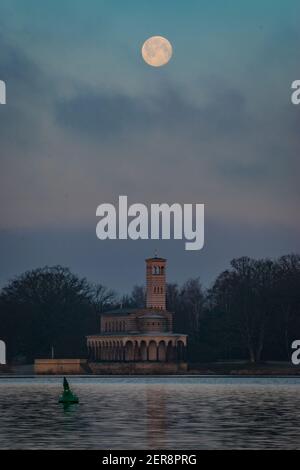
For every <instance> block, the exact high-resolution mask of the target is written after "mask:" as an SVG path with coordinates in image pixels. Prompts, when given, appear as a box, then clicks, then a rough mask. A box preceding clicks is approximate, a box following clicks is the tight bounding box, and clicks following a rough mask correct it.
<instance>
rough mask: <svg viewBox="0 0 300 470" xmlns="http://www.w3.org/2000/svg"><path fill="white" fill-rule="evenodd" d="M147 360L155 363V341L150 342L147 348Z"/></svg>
mask: <svg viewBox="0 0 300 470" xmlns="http://www.w3.org/2000/svg"><path fill="white" fill-rule="evenodd" d="M148 360H149V361H157V345H156V342H155V341H150V343H149V346H148Z"/></svg>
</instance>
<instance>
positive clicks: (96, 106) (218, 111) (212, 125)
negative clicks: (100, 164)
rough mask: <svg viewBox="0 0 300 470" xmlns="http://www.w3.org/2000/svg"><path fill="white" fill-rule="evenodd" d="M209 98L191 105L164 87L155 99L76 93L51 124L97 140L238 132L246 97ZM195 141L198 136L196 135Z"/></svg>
mask: <svg viewBox="0 0 300 470" xmlns="http://www.w3.org/2000/svg"><path fill="white" fill-rule="evenodd" d="M210 93H211V95H212V96H211V101H210V103H208V104H205V105H202V106H201V105H195V104H193V103H192V102H191V101H189V100H188V98H187V97H185V96H184V93H183V92H182V91H181V90H179V89H177V88H175V87H174V86H173V85H171V84H168V85H166V84H165V85H164V86H163V87H162V88H161V89H160V90H159V91H158V92H157V93H156V95H154V96H153V95H151V96H149V95H144V96H128V95H124V94H120V93H118V92H116V93H106V92H103V93H102V92H99V93H97V94H96V93H94V92H88V91H87V90H85V92H84V93H79V94H78V95H76V96H74V97H73V98H71V99H67V100H62V101H60V102H58V103H57V107H56V118H57V122H58V123H59V125H61V126H63V127H65V128H66V129H68V130H71V131H74V132H77V133H80V134H86V135H89V136H90V137H93V138H96V139H103V138H105V139H110V138H116V137H118V136H122V135H124V134H126V133H133V134H134V133H135V134H137V133H138V132H145V131H146V132H151V131H153V130H160V129H162V130H163V131H166V132H174V131H175V132H177V131H178V130H180V131H181V132H185V131H186V132H188V133H191V132H194V131H195V130H196V129H197V132H200V135H203V136H205V135H207V131H208V130H209V131H210V132H218V133H222V134H224V133H225V132H229V131H235V132H237V131H238V130H239V129H241V127H242V126H243V124H244V123H246V120H247V111H246V100H245V97H244V96H243V95H242V94H241V93H239V92H238V91H236V90H232V89H228V90H223V91H222V93H213V92H212V90H210ZM198 136H199V134H198Z"/></svg>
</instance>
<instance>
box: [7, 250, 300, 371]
mask: <svg viewBox="0 0 300 470" xmlns="http://www.w3.org/2000/svg"><path fill="white" fill-rule="evenodd" d="M120 304H122V306H123V307H124V308H127V307H131V308H135V307H136V308H139V307H144V305H145V288H144V287H143V286H135V287H134V288H133V290H132V293H131V294H130V295H128V296H124V297H123V298H121V299H120V298H119V297H118V296H117V294H116V292H114V291H113V290H110V289H107V288H106V287H104V286H103V285H101V284H91V283H89V282H88V281H87V280H86V279H81V278H79V277H78V276H76V275H74V274H72V273H71V272H70V271H69V269H67V268H63V267H60V266H55V267H45V268H43V269H37V270H34V271H30V272H26V273H24V274H22V275H21V276H19V277H17V278H16V279H14V280H12V281H11V282H10V283H9V284H8V285H7V286H6V287H4V288H3V289H2V291H1V293H0V337H1V338H2V339H4V340H5V341H6V343H7V348H8V357H9V359H10V360H14V361H17V360H19V361H24V362H25V361H27V362H31V361H32V360H33V359H34V358H36V357H49V355H50V353H51V348H52V347H53V348H54V352H55V355H56V357H84V356H85V355H86V349H85V348H86V345H85V335H87V334H93V333H97V332H99V328H100V321H99V317H100V315H101V312H103V311H104V310H110V309H112V308H116V307H119V306H120ZM167 306H168V309H169V310H170V311H173V312H174V329H175V331H176V332H179V333H187V334H188V335H189V360H190V361H195V362H210V361H216V360H249V361H251V362H253V363H257V362H260V361H264V360H290V357H291V343H292V341H293V340H294V339H300V256H299V255H287V256H283V257H281V258H279V259H277V260H270V259H261V260H254V259H250V258H247V257H243V258H239V259H234V260H233V261H232V262H231V265H230V268H229V269H228V270H226V271H224V272H222V273H221V274H220V275H219V276H218V277H217V279H216V281H215V282H214V284H213V285H212V286H211V288H210V289H204V288H203V286H202V285H201V282H200V279H190V280H188V281H187V282H186V283H184V284H183V285H182V286H178V285H177V284H168V289H167Z"/></svg>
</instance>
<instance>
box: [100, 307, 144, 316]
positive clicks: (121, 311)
mask: <svg viewBox="0 0 300 470" xmlns="http://www.w3.org/2000/svg"><path fill="white" fill-rule="evenodd" d="M137 310H139V309H138V308H115V309H114V310H107V311H106V312H102V313H101V315H129V313H133V312H136V311H137Z"/></svg>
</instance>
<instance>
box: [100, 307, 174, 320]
mask: <svg viewBox="0 0 300 470" xmlns="http://www.w3.org/2000/svg"><path fill="white" fill-rule="evenodd" d="M163 312H168V310H158V309H152V308H145V307H144V308H116V309H113V310H107V311H105V312H102V313H101V315H124V316H125V315H129V314H130V313H141V314H145V313H146V314H147V316H149V317H151V318H153V317H154V316H160V317H163V315H161V314H162V313H163ZM144 316H145V315H144Z"/></svg>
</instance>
